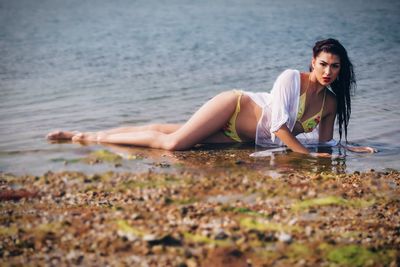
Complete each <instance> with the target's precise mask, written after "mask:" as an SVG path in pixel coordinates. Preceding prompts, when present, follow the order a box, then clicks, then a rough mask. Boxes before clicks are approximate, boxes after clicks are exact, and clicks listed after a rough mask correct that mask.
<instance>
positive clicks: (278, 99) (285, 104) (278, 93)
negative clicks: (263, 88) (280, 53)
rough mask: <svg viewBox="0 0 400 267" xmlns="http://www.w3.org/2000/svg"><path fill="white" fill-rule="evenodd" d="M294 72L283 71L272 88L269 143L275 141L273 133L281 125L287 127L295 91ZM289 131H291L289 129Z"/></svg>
mask: <svg viewBox="0 0 400 267" xmlns="http://www.w3.org/2000/svg"><path fill="white" fill-rule="evenodd" d="M295 79H296V72H295V71H294V70H285V71H284V72H282V74H281V75H279V77H278V78H277V79H276V81H275V83H274V86H273V88H272V91H271V94H272V103H271V128H270V133H271V141H272V142H274V141H275V132H276V131H278V130H279V129H280V128H281V127H282V125H283V124H287V126H288V128H289V129H290V128H291V127H290V126H289V125H288V122H289V119H290V117H289V116H290V112H291V110H292V109H293V108H292V106H293V102H294V101H293V99H292V98H293V95H294V91H295V88H294V87H295V85H296V83H295ZM290 130H291V129H290Z"/></svg>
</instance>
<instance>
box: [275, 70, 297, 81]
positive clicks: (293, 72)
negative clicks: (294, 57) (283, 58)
mask: <svg viewBox="0 0 400 267" xmlns="http://www.w3.org/2000/svg"><path fill="white" fill-rule="evenodd" d="M279 76H280V77H284V78H292V79H293V78H297V77H299V76H300V71H298V70H295V69H286V70H284V71H282V73H281V74H280V75H279Z"/></svg>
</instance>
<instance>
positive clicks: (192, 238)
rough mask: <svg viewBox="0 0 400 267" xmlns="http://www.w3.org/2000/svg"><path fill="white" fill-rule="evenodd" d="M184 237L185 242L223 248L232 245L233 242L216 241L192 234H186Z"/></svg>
mask: <svg viewBox="0 0 400 267" xmlns="http://www.w3.org/2000/svg"><path fill="white" fill-rule="evenodd" d="M183 237H184V239H185V240H187V241H189V242H193V243H203V244H207V245H217V246H221V247H226V246H230V245H232V242H230V241H228V240H215V239H212V238H209V237H206V236H203V235H199V234H191V233H189V232H184V233H183Z"/></svg>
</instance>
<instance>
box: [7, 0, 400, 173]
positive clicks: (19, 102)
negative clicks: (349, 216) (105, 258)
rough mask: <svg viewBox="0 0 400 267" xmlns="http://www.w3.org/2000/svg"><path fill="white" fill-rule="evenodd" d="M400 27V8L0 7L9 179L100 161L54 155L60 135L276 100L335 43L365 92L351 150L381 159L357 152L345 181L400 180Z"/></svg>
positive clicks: (177, 2)
mask: <svg viewBox="0 0 400 267" xmlns="http://www.w3.org/2000/svg"><path fill="white" fill-rule="evenodd" d="M399 14H400V2H399V1H390V0H381V1H374V0H354V1H344V0H338V1H328V0H323V1H316V0H307V1H305V0H304V1H298V0H283V1H273V0H246V1H239V0H229V1H228V0H212V1H210V0H204V1H191V0H168V1H164V0H137V1H134V0H116V1H105V0H85V1H81V0H79V1H78V0H68V1H65V0H35V1H32V0H13V1H9V0H0V171H2V172H13V173H41V172H44V171H46V170H54V171H57V170H63V169H71V168H72V169H73V167H71V166H65V165H63V164H62V163H60V161H59V160H57V159H63V158H67V159H68V158H71V157H72V158H74V157H79V156H80V155H85V154H87V153H88V151H89V152H90V151H92V150H94V149H100V148H101V146H100V147H99V146H81V145H77V144H50V143H48V142H47V141H46V140H45V138H44V136H45V135H46V134H47V133H48V132H49V131H51V130H54V129H68V130H84V131H96V130H100V129H106V128H112V127H118V126H121V125H139V124H145V123H154V122H169V123H181V122H184V121H185V120H187V119H188V118H189V117H190V116H191V114H193V112H195V111H196V109H197V108H199V107H200V106H201V105H202V104H203V103H204V102H205V101H207V100H208V99H209V98H211V97H212V96H214V95H216V94H218V93H219V92H222V91H224V90H229V89H231V88H242V89H244V90H249V91H270V90H271V88H272V85H273V82H274V80H275V79H276V77H277V76H278V75H279V73H281V72H282V71H283V70H285V69H287V68H292V69H298V70H300V71H307V69H308V66H309V63H310V60H311V56H312V55H311V49H312V46H313V44H314V42H315V41H316V40H319V39H322V38H328V37H333V38H337V39H339V40H340V41H341V42H342V43H343V45H344V46H345V47H346V48H347V50H348V53H349V56H350V58H351V60H352V62H353V64H354V66H355V71H356V76H357V81H358V87H357V90H356V92H355V95H354V97H353V102H352V115H351V121H350V125H349V135H348V140H349V141H350V142H351V143H354V144H360V145H365V146H372V147H375V148H377V149H378V150H379V153H377V154H355V153H347V157H346V159H345V161H346V166H347V170H348V171H353V170H367V169H371V168H373V169H377V170H383V169H387V168H395V169H400V144H399V138H398V137H399V133H400V108H399V101H400V88H399V87H400V84H399V81H400V71H399V70H400V68H399V66H400V65H399V60H400V57H399V55H400V31H399V30H398V29H400V16H399ZM335 138H336V139H338V136H337V134H336V135H335ZM255 150H256V148H255V149H254V151H255ZM143 151H145V150H143ZM250 152H251V151H250ZM334 153H335V152H334ZM268 162H269V161H268V160H266V165H268V164H269V163H268ZM130 164H131V165H129V164H128V165H129V170H131V171H135V170H137V171H139V170H145V169H146V168H147V166H148V165H146V164H147V163H146V162H141V161H132V163H130ZM277 167H278V168H279V166H277ZM104 168H106V167H104ZM96 170H99V171H101V167H97V169H96Z"/></svg>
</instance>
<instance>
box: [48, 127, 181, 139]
mask: <svg viewBox="0 0 400 267" xmlns="http://www.w3.org/2000/svg"><path fill="white" fill-rule="evenodd" d="M181 126H182V125H181V124H149V125H144V126H125V127H118V128H113V129H109V130H104V131H99V132H86V133H84V135H85V136H86V140H87V141H90V139H92V140H91V141H95V140H97V135H99V134H102V135H105V134H107V135H109V134H118V133H129V132H142V131H148V130H151V131H159V132H162V133H166V134H168V133H173V132H175V131H176V130H178V129H179V128H180V127H181ZM78 134H82V133H81V132H77V131H73V132H72V131H54V132H51V133H49V134H48V135H47V139H50V140H71V139H72V137H74V136H75V135H78Z"/></svg>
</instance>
